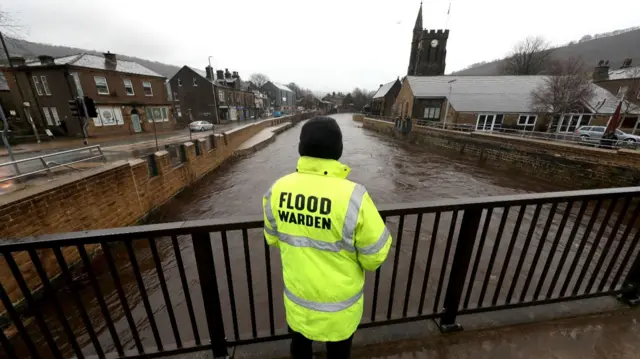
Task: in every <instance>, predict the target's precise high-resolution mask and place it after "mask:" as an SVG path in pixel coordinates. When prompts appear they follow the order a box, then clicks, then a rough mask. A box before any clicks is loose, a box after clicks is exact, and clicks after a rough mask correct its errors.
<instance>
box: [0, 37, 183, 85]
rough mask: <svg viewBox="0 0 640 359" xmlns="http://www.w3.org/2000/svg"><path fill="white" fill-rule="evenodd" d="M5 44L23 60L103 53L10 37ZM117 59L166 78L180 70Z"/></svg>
mask: <svg viewBox="0 0 640 359" xmlns="http://www.w3.org/2000/svg"><path fill="white" fill-rule="evenodd" d="M6 43H7V47H8V49H9V53H10V54H11V56H22V57H25V58H35V57H37V56H39V55H49V56H53V57H62V56H68V55H74V54H79V53H82V52H85V53H88V54H95V55H100V56H102V53H103V52H104V51H96V50H87V49H79V48H75V47H67V46H56V45H48V44H40V43H37V42H30V41H26V40H20V39H15V38H11V37H6ZM0 49H2V47H0ZM105 51H106V50H105ZM118 57H119V58H121V59H123V60H129V61H135V62H137V63H139V64H141V65H143V66H145V67H146V68H148V69H150V70H153V71H155V72H157V73H159V74H160V75H162V76H164V77H166V78H171V77H172V76H173V75H174V74H175V73H176V72H177V71H178V70H180V67H178V66H174V65H168V64H164V63H162V62H157V61H149V60H145V59H141V58H138V57H132V56H126V55H122V54H118ZM6 63H7V59H6V56H5V54H4V52H2V51H0V64H6Z"/></svg>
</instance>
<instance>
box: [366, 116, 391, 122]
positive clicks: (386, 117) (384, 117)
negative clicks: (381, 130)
mask: <svg viewBox="0 0 640 359" xmlns="http://www.w3.org/2000/svg"><path fill="white" fill-rule="evenodd" d="M365 117H367V118H373V119H375V120H380V121H387V122H393V123H395V122H396V119H398V117H392V116H380V115H365Z"/></svg>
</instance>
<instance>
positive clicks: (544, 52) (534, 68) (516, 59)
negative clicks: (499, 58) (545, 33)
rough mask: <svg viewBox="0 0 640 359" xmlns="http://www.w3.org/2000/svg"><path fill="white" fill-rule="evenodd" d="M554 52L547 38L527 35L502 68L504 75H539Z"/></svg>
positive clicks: (514, 48) (516, 46)
mask: <svg viewBox="0 0 640 359" xmlns="http://www.w3.org/2000/svg"><path fill="white" fill-rule="evenodd" d="M552 53H553V49H552V48H551V44H550V43H549V42H548V41H547V40H546V39H545V38H543V37H540V36H538V37H527V38H526V39H524V40H523V41H520V42H519V43H517V44H516V45H515V46H514V47H513V50H511V53H510V54H509V55H508V56H507V57H506V58H505V59H504V60H503V62H502V65H501V69H500V70H501V72H502V73H503V74H504V75H538V74H540V73H542V72H544V71H545V70H546V68H547V65H548V63H549V61H550V59H551V54H552Z"/></svg>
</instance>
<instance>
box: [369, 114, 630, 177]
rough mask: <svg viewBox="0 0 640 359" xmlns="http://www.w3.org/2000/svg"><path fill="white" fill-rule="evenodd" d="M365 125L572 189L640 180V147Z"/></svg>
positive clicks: (414, 127) (371, 121) (389, 124)
mask: <svg viewBox="0 0 640 359" xmlns="http://www.w3.org/2000/svg"><path fill="white" fill-rule="evenodd" d="M363 127H364V128H367V129H371V130H375V131H378V132H383V133H388V134H392V135H395V136H399V137H402V138H405V139H406V140H407V141H410V142H412V143H414V144H417V145H420V146H432V147H438V148H446V149H449V150H451V151H456V152H458V153H463V154H466V155H468V156H471V157H475V158H478V159H479V160H480V161H481V162H483V163H485V164H486V165H489V166H492V167H496V168H502V169H508V170H510V171H516V172H519V173H522V174H526V175H529V176H534V177H537V178H540V179H541V180H545V181H554V182H557V183H561V184H563V185H565V186H566V187H567V189H588V188H604V187H625V186H638V185H640V153H638V152H637V151H630V150H624V149H621V150H605V149H599V148H591V147H586V146H580V145H571V144H566V143H561V142H553V141H543V140H532V139H523V138H518V137H512V136H503V135H495V134H490V133H481V132H473V133H464V132H458V131H451V130H442V129H437V128H426V127H421V126H413V131H412V132H411V133H410V134H409V135H408V136H407V135H400V134H398V133H397V132H396V131H395V130H394V128H393V124H391V123H388V122H384V121H378V120H373V119H369V118H365V120H364V121H363Z"/></svg>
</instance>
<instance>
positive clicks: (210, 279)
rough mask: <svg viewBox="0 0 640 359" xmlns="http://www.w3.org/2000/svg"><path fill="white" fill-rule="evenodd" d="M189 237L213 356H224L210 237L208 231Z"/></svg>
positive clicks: (195, 233)
mask: <svg viewBox="0 0 640 359" xmlns="http://www.w3.org/2000/svg"><path fill="white" fill-rule="evenodd" d="M191 238H192V241H193V251H194V253H195V258H196V265H197V267H198V277H199V278H200V288H201V291H202V300H203V303H204V314H205V316H206V317H207V328H208V329H209V339H210V341H211V345H212V346H213V356H214V358H226V357H227V356H228V354H227V339H226V336H225V334H224V323H223V320H222V305H221V304H220V294H219V293H218V280H217V278H216V269H215V268H216V267H215V265H214V262H213V250H212V248H211V238H210V237H209V233H208V232H194V233H192V234H191Z"/></svg>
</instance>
